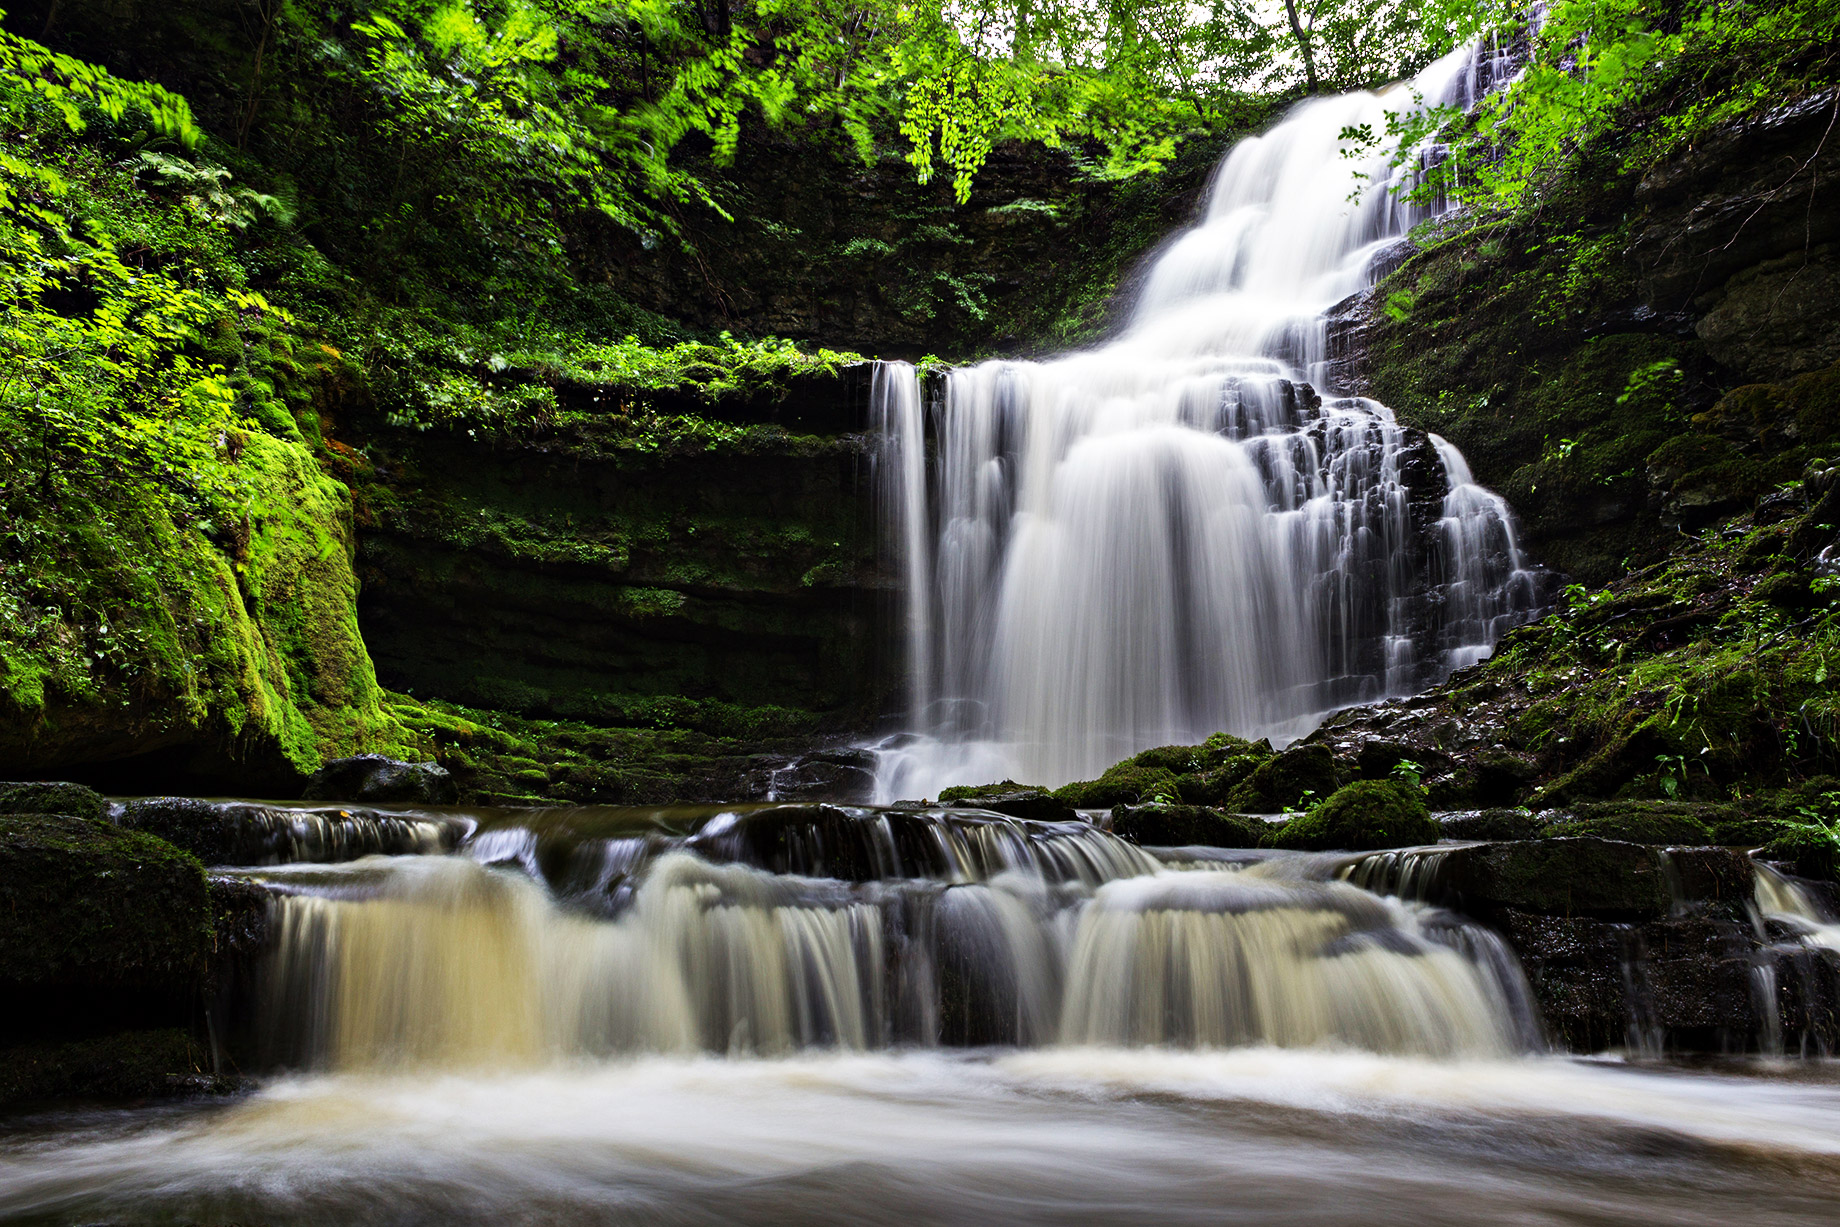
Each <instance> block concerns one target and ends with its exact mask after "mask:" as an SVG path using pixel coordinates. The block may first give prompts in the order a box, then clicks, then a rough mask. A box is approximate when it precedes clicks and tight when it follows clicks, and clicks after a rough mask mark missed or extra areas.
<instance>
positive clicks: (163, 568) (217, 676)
mask: <svg viewBox="0 0 1840 1227" xmlns="http://www.w3.org/2000/svg"><path fill="white" fill-rule="evenodd" d="M223 451H224V458H225V460H226V461H227V465H228V470H229V473H230V476H231V478H232V479H233V480H234V481H235V483H236V485H237V488H238V489H239V490H240V491H241V492H242V499H241V503H242V508H241V509H242V514H241V515H240V517H238V518H235V519H231V520H227V521H225V522H222V523H216V522H208V521H203V520H200V519H198V518H196V517H195V515H194V514H192V513H191V512H190V511H189V510H188V509H187V508H185V507H184V506H182V505H179V504H176V503H175V502H174V501H173V500H172V499H170V498H169V497H167V496H166V494H165V492H164V491H162V490H161V489H160V488H159V487H158V486H157V485H156V484H154V483H152V482H147V481H143V480H137V479H136V478H135V477H133V476H132V475H124V476H122V477H121V478H120V479H118V480H116V481H114V482H111V483H109V484H106V485H103V486H99V487H96V488H92V489H84V490H74V489H66V491H65V492H64V494H63V496H62V497H58V498H54V499H51V500H49V501H45V502H36V501H33V502H32V503H31V505H29V506H28V505H27V503H28V501H27V500H24V499H18V498H16V499H14V500H13V501H14V504H15V506H14V508H13V510H14V512H16V515H15V516H14V517H13V518H11V520H10V523H11V525H12V528H13V534H12V542H11V549H10V550H9V552H8V554H7V555H6V556H5V558H4V562H5V566H4V570H0V603H4V605H5V608H6V614H7V616H6V618H5V622H6V627H5V630H4V631H3V632H0V761H4V762H5V763H6V764H7V766H8V768H9V769H10V770H11V771H12V772H14V773H17V774H26V775H30V774H41V773H46V772H62V773H64V774H76V775H83V776H87V777H89V778H94V779H98V780H103V781H106V782H109V783H111V784H119V785H121V786H124V787H150V786H155V785H157V784H160V783H162V782H164V783H171V784H175V785H177V784H186V785H191V786H199V787H209V786H218V787H222V786H225V785H229V784H234V785H235V786H237V787H240V788H242V789H245V790H250V791H266V790H273V789H281V790H287V789H290V788H292V787H293V786H294V784H295V781H296V780H297V779H298V778H299V777H300V775H301V774H302V773H304V772H306V771H310V770H312V769H313V768H314V767H316V766H317V765H318V764H319V762H320V760H321V758H322V757H331V756H336V755H339V754H349V753H355V752H358V751H360V750H369V749H394V748H397V747H398V745H399V743H400V741H401V736H400V735H401V731H402V730H401V729H400V728H398V727H397V726H396V725H395V723H394V722H393V721H392V720H391V718H390V717H389V716H388V714H387V713H386V712H385V711H384V709H383V707H382V706H381V698H382V691H381V689H380V688H379V686H378V684H377V679H376V676H375V674H374V672H373V670H372V667H371V661H370V657H369V656H368V655H367V653H366V651H365V645H364V642H363V639H362V638H361V637H360V633H359V628H358V620H357V616H356V612H355V605H354V602H355V599H356V596H357V591H358V584H357V580H356V578H355V576H354V575H353V572H352V567H351V559H352V547H353V537H352V525H351V507H350V496H349V494H348V492H347V491H346V489H345V488H344V487H343V486H341V485H340V484H339V483H337V482H335V481H333V480H332V479H330V478H329V477H327V476H326V475H325V474H324V473H323V472H322V471H321V470H320V468H319V465H318V463H317V462H316V461H315V459H314V457H313V455H312V454H311V452H310V451H309V450H308V449H307V448H305V447H303V446H301V445H299V444H296V443H290V442H287V441H284V440H280V439H276V438H273V437H271V436H268V435H264V434H248V435H243V436H240V437H237V438H234V439H230V438H227V439H225V441H224V444H223Z"/></svg>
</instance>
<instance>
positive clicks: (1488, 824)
mask: <svg viewBox="0 0 1840 1227" xmlns="http://www.w3.org/2000/svg"><path fill="white" fill-rule="evenodd" d="M1433 816H1434V817H1435V818H1436V819H1437V822H1438V825H1439V826H1440V827H1442V828H1443V831H1444V838H1445V839H1488V840H1500V839H1532V838H1534V837H1535V836H1536V835H1538V834H1539V832H1540V826H1541V822H1540V819H1539V818H1538V817H1536V816H1535V815H1534V814H1533V813H1532V812H1531V811H1529V810H1524V809H1475V810H1453V811H1450V812H1447V813H1442V814H1436V815H1433Z"/></svg>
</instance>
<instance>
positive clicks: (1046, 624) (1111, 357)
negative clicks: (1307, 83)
mask: <svg viewBox="0 0 1840 1227" xmlns="http://www.w3.org/2000/svg"><path fill="white" fill-rule="evenodd" d="M1477 73H1478V61H1477V59H1476V57H1475V55H1474V54H1473V53H1471V52H1469V51H1461V52H1458V53H1455V54H1453V55H1451V56H1448V57H1446V58H1445V59H1443V60H1440V61H1439V62H1438V63H1436V64H1434V65H1432V66H1431V67H1430V68H1428V69H1427V70H1426V71H1425V72H1424V73H1423V74H1421V75H1420V76H1419V77H1418V78H1417V79H1416V80H1415V81H1414V82H1413V83H1412V85H1411V87H1410V88H1412V89H1414V90H1416V91H1418V93H1419V94H1420V95H1422V96H1423V97H1424V98H1426V99H1429V100H1432V101H1444V102H1457V103H1467V102H1468V101H1470V100H1472V99H1473V97H1474V92H1475V89H1476V84H1477ZM1485 75H1486V73H1485ZM1404 100H1405V99H1404V97H1403V96H1402V95H1401V94H1399V93H1394V94H1393V95H1391V96H1388V97H1382V96H1380V95H1376V94H1369V93H1354V94H1347V95H1343V96H1341V97H1335V98H1320V99H1314V100H1311V101H1309V102H1306V103H1303V104H1301V105H1299V106H1298V107H1297V108H1295V109H1294V110H1293V111H1292V112H1291V113H1290V114H1289V115H1288V116H1287V117H1286V118H1285V119H1284V121H1283V122H1282V123H1280V124H1278V125H1277V126H1276V127H1274V128H1273V129H1272V130H1271V131H1270V132H1268V133H1265V134H1264V135H1262V136H1256V137H1252V138H1249V139H1247V140H1244V141H1242V142H1240V143H1239V144H1238V145H1237V146H1235V147H1234V148H1233V150H1232V151H1231V152H1230V153H1229V154H1228V155H1227V157H1226V158H1225V160H1224V161H1223V162H1222V163H1221V165H1220V167H1219V169H1218V171H1217V172H1216V175H1215V179H1214V183H1213V187H1212V191H1211V193H1210V197H1209V203H1208V207H1207V211H1206V214H1205V216H1204V217H1203V218H1202V220H1201V221H1200V222H1199V223H1198V224H1197V225H1196V226H1195V227H1193V228H1192V229H1190V230H1188V231H1186V232H1185V233H1183V234H1182V235H1180V236H1179V237H1178V238H1177V239H1176V240H1175V241H1174V242H1172V243H1171V244H1170V245H1169V246H1168V247H1167V248H1166V249H1165V250H1164V252H1163V253H1162V254H1161V255H1160V256H1159V257H1158V258H1157V259H1156V261H1155V263H1154V264H1153V265H1152V266H1151V268H1150V269H1149V271H1148V274H1147V276H1146V278H1145V280H1144V283H1143V285H1142V287H1141V290H1140V291H1139V294H1138V298H1137V302H1136V305H1135V309H1134V311H1133V313H1132V315H1131V318H1130V322H1129V325H1128V327H1127V328H1126V330H1125V331H1124V333H1123V334H1122V335H1121V336H1120V337H1119V338H1118V339H1117V340H1115V341H1113V342H1111V343H1110V344H1107V345H1105V346H1103V347H1101V348H1098V349H1095V350H1091V351H1087V352H1082V353H1075V354H1071V355H1068V356H1066V357H1064V358H1060V359H1057V360H1055V361H1052V362H1043V363H1030V362H987V363H984V364H983V365H980V366H976V367H972V368H969V369H961V370H956V371H953V372H951V374H950V376H949V378H948V380H947V382H946V387H945V393H944V397H943V400H942V401H941V402H940V403H938V404H935V405H933V406H931V412H930V415H929V414H927V413H923V412H922V411H921V404H920V401H921V397H920V392H919V389H918V386H917V384H916V383H915V380H914V375H913V372H912V371H911V370H910V369H908V368H905V367H902V366H900V365H898V364H887V365H885V366H884V367H883V368H882V369H881V371H880V373H879V375H878V379H877V383H876V395H877V416H878V419H879V425H880V429H881V430H882V432H883V438H884V445H885V452H884V476H883V479H884V494H885V506H886V507H887V511H888V515H889V517H890V520H891V534H890V535H891V538H892V543H893V545H894V546H895V548H896V549H897V550H898V552H899V555H900V559H901V566H902V570H903V576H904V580H905V582H906V584H907V588H908V593H909V615H908V617H907V621H906V630H907V634H908V637H909V640H908V641H909V670H910V678H911V696H910V697H911V699H912V703H913V723H914V728H915V729H916V730H917V731H918V732H920V733H922V734H923V737H922V738H921V739H920V740H919V741H918V742H915V743H912V744H909V745H906V746H904V747H903V748H901V749H899V750H894V751H888V752H886V753H885V754H884V759H883V764H882V771H881V778H880V781H879V792H878V799H881V800H892V799H894V798H897V797H902V796H930V795H934V794H935V793H936V792H937V791H938V790H939V789H940V788H941V787H944V786H946V785H950V784H955V783H982V782H985V781H987V780H993V779H1001V778H1005V777H1011V778H1015V779H1019V780H1024V781H1026V782H1029V783H1035V784H1046V785H1056V784H1060V783H1063V782H1065V781H1067V780H1070V779H1079V778H1090V777H1092V776H1094V775H1097V774H1098V773H1099V772H1100V771H1101V770H1103V769H1104V768H1105V767H1107V766H1109V765H1110V764H1111V763H1113V762H1115V761H1117V760H1119V759H1120V758H1123V757H1125V756H1127V755H1129V754H1131V753H1134V752H1136V751H1138V750H1141V749H1144V748H1147V747H1149V746H1152V745H1158V744H1166V743H1172V742H1187V743H1192V742H1195V741H1199V740H1201V739H1202V738H1204V737H1205V736H1206V735H1208V734H1209V733H1212V732H1214V731H1217V730H1221V729H1225V730H1227V731H1229V732H1233V733H1236V734H1239V735H1243V736H1248V737H1255V738H1256V737H1259V736H1270V737H1272V738H1273V739H1274V740H1276V741H1280V742H1282V741H1284V740H1287V739H1289V738H1293V737H1295V736H1298V735H1300V734H1301V733H1303V732H1306V731H1308V729H1309V728H1311V727H1313V725H1314V724H1315V723H1316V722H1317V721H1318V720H1320V719H1321V717H1322V715H1323V714H1324V713H1326V712H1328V711H1330V710H1333V709H1335V708H1337V707H1341V706H1346V705H1348V704H1351V703H1359V702H1366V701H1371V700H1375V699H1378V698H1381V697H1384V696H1388V695H1397V694H1402V693H1408V692H1411V691H1413V690H1416V689H1419V688H1422V687H1423V686H1425V685H1428V684H1430V683H1432V682H1435V681H1436V680H1438V679H1439V678H1441V677H1442V676H1444V675H1445V674H1447V673H1448V672H1449V671H1450V670H1451V669H1453V668H1458V667H1461V666H1463V665H1467V664H1470V663H1473V662H1474V661H1476V660H1478V659H1480V658H1481V657H1482V656H1484V655H1486V654H1487V653H1488V651H1489V650H1490V648H1491V647H1492V646H1493V644H1494V642H1495V639H1496V638H1497V637H1498V636H1499V634H1500V633H1501V631H1502V630H1503V629H1504V628H1505V627H1506V626H1508V625H1511V624H1513V623H1514V622H1516V621H1518V620H1521V619H1524V618H1525V617H1527V616H1528V615H1529V614H1530V612H1531V611H1532V610H1533V608H1534V607H1535V605H1536V604H1537V602H1538V594H1537V593H1536V591H1535V584H1534V578H1533V575H1532V573H1531V572H1530V570H1529V567H1528V564H1527V562H1526V560H1525V558H1524V557H1523V555H1522V553H1521V551H1520V549H1519V547H1518V545H1517V543H1516V541H1515V538H1514V532H1513V526H1512V521H1511V518H1510V516H1509V514H1508V509H1507V506H1506V505H1505V504H1504V503H1503V502H1502V501H1501V499H1499V498H1497V497H1496V496H1494V495H1492V494H1489V493H1488V492H1487V491H1485V490H1482V489H1481V488H1480V487H1478V486H1476V485H1475V484H1474V482H1473V479H1472V478H1471V476H1470V473H1469V470H1468V468H1467V466H1466V465H1465V464H1464V462H1463V459H1462V457H1461V456H1460V455H1459V454H1458V453H1457V451H1456V449H1455V448H1454V447H1451V446H1450V445H1449V444H1448V443H1446V442H1444V441H1443V440H1441V439H1438V438H1437V437H1436V436H1421V435H1415V434H1412V433H1410V432H1407V431H1405V430H1403V429H1402V428H1401V427H1400V426H1399V425H1398V424H1397V423H1396V422H1395V421H1394V419H1393V416H1392V414H1391V413H1390V411H1388V410H1387V408H1386V407H1385V406H1384V405H1381V404H1379V403H1378V402H1375V401H1373V400H1369V399H1363V398H1352V397H1338V396H1336V395H1335V394H1334V391H1333V389H1332V388H1331V387H1330V383H1331V380H1330V371H1329V366H1328V363H1327V361H1326V359H1327V357H1328V354H1327V341H1326V336H1327V325H1326V321H1325V312H1327V311H1328V310H1329V308H1330V307H1332V306H1334V305H1335V304H1336V303H1338V302H1340V301H1342V300H1343V299H1345V298H1347V297H1348V296H1349V295H1350V294H1353V293H1355V292H1357V291H1359V290H1361V289H1364V288H1366V287H1367V286H1368V285H1370V284H1371V283H1372V281H1373V268H1374V262H1375V258H1376V256H1377V255H1378V254H1379V253H1380V252H1381V251H1382V250H1383V249H1385V248H1386V247H1388V246H1389V245H1391V244H1392V243H1393V242H1395V241H1396V240H1397V239H1398V238H1399V237H1400V236H1401V235H1402V234H1404V233H1405V232H1406V231H1407V230H1408V229H1409V228H1410V227H1411V226H1412V225H1413V224H1415V223H1416V222H1417V221H1419V220H1422V219H1423V218H1424V217H1426V216H1428V213H1429V211H1428V210H1427V209H1425V208H1421V207H1418V206H1414V205H1411V204H1409V203H1407V201H1406V200H1405V199H1404V197H1403V195H1402V194H1401V191H1399V190H1396V189H1400V188H1403V187H1406V186H1409V184H1408V183H1407V182H1405V181H1403V180H1400V179H1398V178H1396V177H1394V176H1393V174H1392V172H1390V171H1389V170H1388V166H1387V162H1388V154H1386V153H1381V154H1378V155H1376V156H1375V157H1374V158H1372V159H1371V160H1366V161H1362V160H1358V159H1350V158H1346V157H1344V156H1343V153H1342V144H1341V141H1340V133H1341V132H1342V130H1343V129H1344V128H1345V127H1347V126H1350V125H1357V126H1358V125H1362V124H1367V125H1372V126H1373V127H1374V129H1375V130H1376V131H1384V130H1385V127H1386V118H1385V112H1386V109H1387V108H1388V107H1389V106H1390V107H1393V108H1394V109H1398V108H1399V107H1400V105H1401V104H1402V102H1403V101H1404ZM1357 192H1358V193H1359V202H1358V203H1353V202H1351V200H1350V197H1351V196H1352V195H1354V194H1356V193H1357ZM1319 389H1321V390H1324V392H1323V396H1322V397H1319V395H1318V390H1319ZM929 417H930V422H929V420H928V419H929ZM929 447H930V454H931V457H932V460H931V464H930V465H925V464H923V458H924V457H926V456H927V455H928V454H929ZM928 470H930V471H928Z"/></svg>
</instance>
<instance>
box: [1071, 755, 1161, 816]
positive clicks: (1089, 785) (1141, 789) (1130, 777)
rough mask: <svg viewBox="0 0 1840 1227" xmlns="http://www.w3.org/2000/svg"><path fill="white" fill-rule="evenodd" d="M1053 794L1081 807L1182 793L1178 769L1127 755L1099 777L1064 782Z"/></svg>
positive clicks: (1144, 801) (1132, 803) (1126, 803)
mask: <svg viewBox="0 0 1840 1227" xmlns="http://www.w3.org/2000/svg"><path fill="white" fill-rule="evenodd" d="M1054 795H1055V796H1056V797H1058V798H1060V799H1061V800H1062V801H1065V802H1066V803H1067V804H1069V805H1072V806H1077V807H1079V808H1081V809H1100V808H1108V807H1110V806H1113V805H1137V804H1141V803H1148V802H1151V801H1156V800H1159V799H1168V798H1175V797H1179V796H1181V795H1182V792H1181V786H1180V785H1179V784H1178V782H1177V780H1176V774H1175V772H1173V771H1171V770H1169V768H1167V767H1152V766H1142V765H1139V764H1138V763H1135V762H1133V761H1131V760H1130V759H1126V760H1125V761H1124V762H1122V763H1117V764H1114V765H1113V766H1112V767H1110V768H1108V769H1107V770H1106V772H1105V774H1104V775H1102V776H1100V777H1099V778H1098V779H1096V780H1082V781H1079V782H1077V783H1073V784H1065V785H1063V786H1061V787H1060V788H1057V789H1055V790H1054Z"/></svg>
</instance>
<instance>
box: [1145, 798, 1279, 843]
mask: <svg viewBox="0 0 1840 1227" xmlns="http://www.w3.org/2000/svg"><path fill="white" fill-rule="evenodd" d="M1270 832H1271V829H1270V827H1269V826H1268V824H1266V823H1264V822H1262V821H1260V820H1259V819H1257V818H1253V817H1250V816H1248V815H1245V814H1231V813H1223V812H1222V811H1220V810H1216V809H1209V808H1207V807H1206V806H1200V805H1168V804H1151V805H1118V806H1114V807H1113V808H1112V834H1114V835H1116V836H1118V837H1119V838H1120V839H1128V840H1130V841H1131V842H1132V843H1134V844H1139V845H1144V846H1148V847H1156V848H1176V847H1186V846H1190V845H1193V846H1199V847H1204V848H1256V847H1258V846H1259V845H1260V842H1261V841H1262V840H1263V839H1264V838H1265V837H1266V836H1267V835H1269V834H1270Z"/></svg>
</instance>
